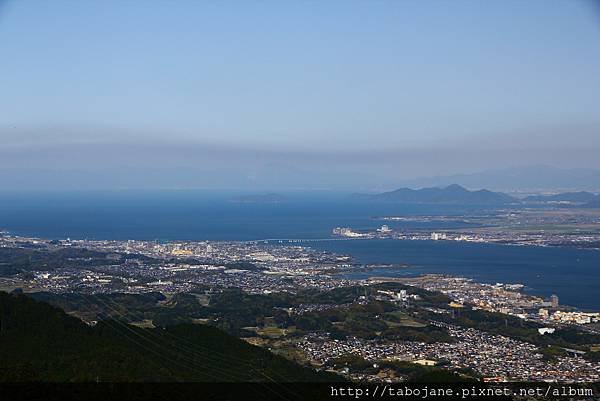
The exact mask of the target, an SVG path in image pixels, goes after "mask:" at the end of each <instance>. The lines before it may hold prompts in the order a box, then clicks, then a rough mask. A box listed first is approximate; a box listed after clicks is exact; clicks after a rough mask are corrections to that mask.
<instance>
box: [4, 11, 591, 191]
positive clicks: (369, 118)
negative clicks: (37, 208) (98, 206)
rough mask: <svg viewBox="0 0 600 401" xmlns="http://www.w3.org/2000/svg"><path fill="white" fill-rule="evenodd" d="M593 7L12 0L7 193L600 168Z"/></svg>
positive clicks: (336, 182) (331, 183)
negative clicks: (510, 169) (521, 167)
mask: <svg viewBox="0 0 600 401" xmlns="http://www.w3.org/2000/svg"><path fill="white" fill-rule="evenodd" d="M599 154H600V7H598V6H597V4H594V2H593V1H577V0H563V1H558V0H556V1H548V0H542V1H533V0H528V1H509V0H502V1H496V2H490V1H433V0H431V1H326V2H323V1H318V2H317V1H315V2H307V1H260V2H259V1H256V2H255V1H223V2H220V1H219V2H217V1H184V0H179V1H166V0H164V1H150V0H144V1H141V0H140V1H122V0H117V1H109V0H103V1H75V0H72V1H61V0H53V1H44V0H39V1H33V0H19V1H6V0H5V1H2V0H0V184H1V186H3V187H5V188H31V189H35V188H113V187H119V188H127V187H157V188H158V187H161V188H162V187H210V188H236V187H240V188H273V189H277V188H307V187H314V188H352V187H355V188H365V187H378V186H382V185H383V186H393V185H394V182H395V181H401V180H402V179H405V178H411V177H418V176H426V175H438V174H453V173H462V172H471V171H477V170H483V169H488V168H502V167H507V166H514V165H522V164H540V163H541V164H549V165H554V166H558V167H592V168H600V157H598V155H599Z"/></svg>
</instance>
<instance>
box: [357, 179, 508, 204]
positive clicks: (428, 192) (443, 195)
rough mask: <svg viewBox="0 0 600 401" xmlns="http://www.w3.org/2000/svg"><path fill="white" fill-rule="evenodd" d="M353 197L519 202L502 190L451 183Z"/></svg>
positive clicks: (405, 200)
mask: <svg viewBox="0 0 600 401" xmlns="http://www.w3.org/2000/svg"><path fill="white" fill-rule="evenodd" d="M351 196H352V198H353V199H357V200H370V201H383V202H402V203H435V204H444V203H450V204H469V205H489V204H494V205H501V204H510V203H519V201H518V200H517V199H516V198H513V197H512V196H509V195H506V194H504V193H501V192H492V191H490V190H487V189H480V190H476V191H470V190H468V189H466V188H464V187H462V186H460V185H458V184H451V185H448V186H446V187H443V188H439V187H429V188H421V189H411V188H399V189H396V190H394V191H389V192H382V193H379V194H374V195H370V194H352V195H351Z"/></svg>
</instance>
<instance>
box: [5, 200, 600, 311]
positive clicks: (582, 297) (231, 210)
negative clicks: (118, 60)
mask: <svg viewBox="0 0 600 401" xmlns="http://www.w3.org/2000/svg"><path fill="white" fill-rule="evenodd" d="M237 195H239V192H231V191H230V192H227V191H221V192H210V193H209V192H202V191H158V192H156V191H155V192H149V191H121V192H119V191H113V192H100V191H89V192H60V193H59V192H20V193H6V192H5V193H2V192H0V228H1V229H6V230H8V231H10V232H11V233H12V234H16V235H24V236H37V237H43V238H59V239H60V238H73V239H75V238H78V239H82V238H87V239H121V240H122V239H140V240H155V239H156V240H164V241H166V240H232V241H233V240H255V239H269V238H283V239H285V238H290V239H293V238H302V239H322V238H330V236H331V230H332V229H333V228H334V227H337V226H350V227H353V228H356V229H374V228H376V227H379V226H381V224H382V223H383V222H382V221H377V220H373V219H372V217H373V216H383V215H406V216H411V215H441V214H449V215H460V214H462V213H474V212H479V211H481V208H465V207H459V206H444V207H440V206H427V205H398V204H381V203H364V202H357V201H352V200H350V199H349V198H348V196H347V194H340V193H328V192H310V193H306V192H292V193H284V195H285V196H286V197H287V198H288V201H286V202H282V203H275V204H273V203H265V204H261V203H236V202H232V201H230V200H231V199H232V198H234V197H235V196H237ZM385 223H386V224H388V225H390V226H391V227H393V228H407V229H410V228H430V229H436V228H453V227H459V226H460V224H456V223H448V222H445V223H435V222H429V223H418V222H385ZM441 225H443V227H440V226H441ZM305 245H310V246H313V247H317V248H319V249H325V250H329V251H333V252H339V253H344V254H350V255H352V256H353V257H355V258H356V260H357V261H359V262H363V263H372V262H390V263H408V264H410V265H411V266H412V267H411V268H410V269H404V270H397V271H389V270H382V271H377V270H373V271H370V272H368V274H369V275H375V276H383V275H403V274H420V273H447V274H453V275H457V276H463V277H470V278H474V279H476V280H480V281H484V282H518V283H523V284H525V285H526V286H527V287H528V288H527V291H528V292H530V293H532V294H538V295H542V296H549V295H551V294H553V293H555V294H557V295H558V296H559V297H560V301H561V303H564V304H569V305H573V306H578V307H581V308H586V309H597V310H600V252H598V251H589V250H577V249H569V248H541V247H516V246H502V245H490V244H474V243H462V242H460V243H457V242H445V241H393V240H368V241H367V240H354V241H318V242H317V241H315V242H308V243H305ZM363 274H364V273H363Z"/></svg>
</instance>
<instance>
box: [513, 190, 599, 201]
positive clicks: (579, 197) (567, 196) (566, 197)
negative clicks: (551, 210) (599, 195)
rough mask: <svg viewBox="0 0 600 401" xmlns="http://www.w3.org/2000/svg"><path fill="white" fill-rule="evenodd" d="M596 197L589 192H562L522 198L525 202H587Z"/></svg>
mask: <svg viewBox="0 0 600 401" xmlns="http://www.w3.org/2000/svg"><path fill="white" fill-rule="evenodd" d="M595 199H596V195H594V194H593V193H591V192H586V191H580V192H564V193H560V194H555V195H534V196H528V197H526V198H524V199H523V201H525V202H541V203H550V202H570V203H588V202H591V201H593V200H595Z"/></svg>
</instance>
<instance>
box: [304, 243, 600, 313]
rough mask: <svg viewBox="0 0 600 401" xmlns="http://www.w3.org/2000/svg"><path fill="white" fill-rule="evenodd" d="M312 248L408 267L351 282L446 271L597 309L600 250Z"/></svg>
mask: <svg viewBox="0 0 600 401" xmlns="http://www.w3.org/2000/svg"><path fill="white" fill-rule="evenodd" d="M310 246H312V247H314V248H318V249H326V250H329V251H333V252H339V253H344V254H350V255H352V256H354V258H355V260H356V261H357V262H359V263H407V264H409V265H410V267H409V268H408V269H397V270H390V269H375V270H370V271H368V272H361V273H357V274H353V275H352V277H355V278H365V277H368V276H387V277H389V276H392V277H393V276H403V275H417V274H422V273H444V274H452V275H456V276H461V277H468V278H473V279H475V280H476V281H480V282H487V283H496V282H504V283H522V284H525V285H526V286H527V287H526V292H527V293H529V294H533V295H539V296H543V297H549V296H550V295H552V294H557V295H558V296H559V299H560V302H561V303H562V304H565V305H572V306H577V307H579V308H582V309H589V310H600V252H599V251H594V250H582V249H573V248H543V247H532V246H526V247H525V246H508V245H495V244H477V243H463V242H460V243H456V242H451V241H397V240H352V241H329V242H327V243H325V242H315V243H310Z"/></svg>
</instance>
